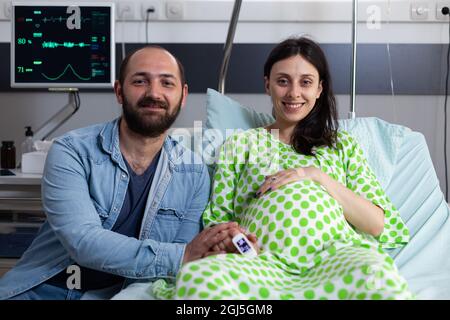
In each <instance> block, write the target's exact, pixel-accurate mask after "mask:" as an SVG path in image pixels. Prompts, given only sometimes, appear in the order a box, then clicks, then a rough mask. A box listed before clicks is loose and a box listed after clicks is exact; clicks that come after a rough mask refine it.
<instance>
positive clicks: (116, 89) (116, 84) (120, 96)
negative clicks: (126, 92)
mask: <svg viewBox="0 0 450 320" xmlns="http://www.w3.org/2000/svg"><path fill="white" fill-rule="evenodd" d="M114 93H115V94H116V99H117V102H118V103H119V104H123V93H122V86H121V85H120V82H119V80H116V81H115V82H114Z"/></svg>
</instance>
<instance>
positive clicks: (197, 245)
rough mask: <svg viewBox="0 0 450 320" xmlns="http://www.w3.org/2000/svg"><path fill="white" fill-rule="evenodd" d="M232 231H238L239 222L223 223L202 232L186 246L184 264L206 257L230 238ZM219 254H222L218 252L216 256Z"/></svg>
mask: <svg viewBox="0 0 450 320" xmlns="http://www.w3.org/2000/svg"><path fill="white" fill-rule="evenodd" d="M230 229H236V230H238V224H237V222H227V223H221V224H218V225H215V226H213V227H209V228H206V229H205V230H203V231H202V232H200V233H199V234H198V235H197V236H196V237H195V238H194V239H192V241H191V242H189V243H188V245H187V246H186V250H185V252H184V258H183V264H185V263H187V262H190V261H194V260H197V259H200V258H203V257H205V256H206V253H208V252H210V251H213V248H214V246H216V245H218V244H219V243H221V242H222V241H223V240H225V239H226V238H227V237H228V234H229V230H230ZM217 253H221V252H216V254H217ZM223 253H225V252H223Z"/></svg>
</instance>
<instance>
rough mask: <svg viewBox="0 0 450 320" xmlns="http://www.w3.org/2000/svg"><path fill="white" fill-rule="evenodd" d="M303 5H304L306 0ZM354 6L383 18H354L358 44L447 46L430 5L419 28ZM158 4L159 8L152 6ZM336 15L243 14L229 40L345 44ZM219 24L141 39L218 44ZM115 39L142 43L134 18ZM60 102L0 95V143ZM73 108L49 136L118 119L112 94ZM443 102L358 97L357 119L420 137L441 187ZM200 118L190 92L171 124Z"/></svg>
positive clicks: (394, 13)
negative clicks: (305, 37) (306, 39)
mask: <svg viewBox="0 0 450 320" xmlns="http://www.w3.org/2000/svg"><path fill="white" fill-rule="evenodd" d="M4 2H5V1H1V0H0V42H9V41H10V32H11V29H10V23H9V21H6V20H1V18H2V17H4V12H2V11H1V10H3V9H2V8H3V5H4ZM116 2H118V1H116ZM130 2H131V3H134V4H135V6H136V8H140V5H141V1H137V0H135V1H128V3H130ZM157 2H158V1H157ZM184 2H185V5H186V6H187V7H188V8H189V5H190V3H189V2H192V1H184ZM210 2H211V3H212V5H213V3H214V2H220V1H210ZM222 2H224V1H222ZM225 2H226V1H225ZM228 2H229V1H228ZM244 2H245V0H244ZM262 2H264V1H262ZM266 2H269V1H266ZM272 2H274V1H272ZM291 2H293V1H291ZM309 2H310V3H311V1H309ZM335 2H338V1H335ZM343 2H344V3H346V4H345V5H347V7H346V8H348V5H349V3H350V2H349V1H343ZM360 2H362V3H364V5H366V7H367V5H370V4H371V3H375V4H376V5H379V7H380V8H382V19H384V20H383V21H382V23H381V24H380V25H379V28H377V29H369V27H368V24H367V23H366V20H367V19H368V18H369V15H368V14H365V13H364V12H362V13H361V12H360V21H361V22H360V24H359V26H358V42H359V43H386V42H390V43H447V41H448V25H447V24H446V23H439V22H437V21H436V19H435V16H434V11H433V10H434V9H435V8H434V6H435V4H436V1H428V3H430V10H431V11H430V16H429V19H428V20H427V21H426V22H417V21H408V20H407V18H405V17H407V16H408V15H409V11H408V12H407V14H408V15H406V13H405V12H404V11H405V10H407V9H408V8H409V5H410V4H411V3H412V2H413V1H390V3H392V4H393V8H394V9H395V10H393V9H392V8H391V16H390V17H389V19H390V22H389V23H386V18H387V15H386V13H385V12H386V4H387V3H388V2H387V1H377V2H375V1H360ZM159 3H165V2H164V1H159ZM218 5H219V4H218ZM222 5H223V3H222ZM230 8H231V6H230ZM136 10H137V9H136ZM408 10H409V9H408ZM347 11H348V10H347ZM136 14H137V12H136ZM336 14H337V13H336ZM339 14H340V15H341V16H342V17H343V18H342V19H343V21H341V22H333V21H327V20H331V18H329V16H327V17H325V18H323V19H322V20H321V21H319V22H306V23H305V22H294V21H284V22H283V21H278V22H264V21H250V20H251V16H250V18H249V16H247V20H248V21H247V22H241V23H240V24H239V25H238V28H237V33H236V41H235V42H237V43H252V42H256V43H273V42H277V41H279V40H281V39H283V38H286V37H288V36H290V35H292V34H299V33H307V34H309V35H312V36H313V37H314V38H315V39H316V40H317V41H319V42H322V43H349V42H350V39H351V27H350V22H347V21H346V19H347V17H346V16H345V15H343V14H342V12H341V13H339ZM332 16H333V15H332V14H331V17H332ZM338 16H339V15H338ZM219 20H220V19H218V21H202V22H195V21H182V20H181V21H168V20H167V19H165V18H164V19H163V18H162V19H161V20H159V21H153V22H151V23H149V41H150V42H156V43H158V42H165V43H170V42H183V43H223V42H224V40H225V38H226V32H227V28H228V24H227V22H226V21H219ZM347 20H348V19H347ZM369 25H370V24H369ZM116 39H117V41H118V42H120V41H123V40H124V39H126V41H127V42H144V41H145V23H144V22H142V21H137V20H135V21H125V22H119V23H117V24H116ZM436 59H441V60H442V59H443V57H436ZM443 72H444V70H443ZM418 76H420V75H418ZM436 76H441V75H436ZM231 96H232V97H233V98H235V99H237V100H239V101H240V102H241V103H242V104H244V105H248V106H252V107H254V108H256V109H258V110H261V111H270V103H269V100H268V98H267V97H266V96H264V95H253V94H252V95H250V94H248V95H231ZM337 98H338V107H339V113H340V115H341V117H344V118H345V117H346V116H347V112H348V105H349V100H350V99H349V96H348V95H340V96H338V97H337ZM66 100H67V98H66V95H64V94H61V93H46V92H41V93H11V92H0V139H1V140H7V139H11V140H15V142H16V146H17V147H18V148H19V146H20V143H21V142H22V140H23V134H24V129H23V127H24V126H26V125H31V126H33V128H37V127H39V126H40V125H41V124H42V123H43V122H45V120H47V119H48V118H49V117H50V116H51V115H52V114H53V113H54V112H56V111H57V110H58V109H59V108H60V107H61V106H63V105H64V104H65V103H66ZM81 102H82V105H81V109H80V111H79V112H78V113H77V114H76V115H75V116H74V117H73V118H72V119H70V120H69V121H68V122H67V123H66V124H65V125H63V126H62V127H61V128H60V129H59V130H58V131H57V132H56V133H55V135H60V134H62V133H64V132H66V131H68V130H71V129H74V128H78V127H82V126H86V125H89V124H93V123H97V122H102V121H106V120H109V119H112V118H114V117H116V116H118V115H120V112H121V111H120V106H119V105H117V103H116V101H115V98H114V96H113V94H112V93H111V94H110V93H83V94H82V95H81ZM443 104H444V98H443V97H442V96H418V95H417V96H410V95H408V96H395V97H391V96H379V95H377V96H368V95H360V96H358V97H357V115H358V116H375V117H379V118H381V119H384V120H387V121H391V122H394V123H398V124H402V125H406V126H408V127H410V128H411V129H413V130H416V131H419V132H422V133H423V134H424V135H425V137H426V140H427V143H428V146H429V150H430V153H431V156H432V159H433V162H434V165H435V168H436V171H437V174H438V177H439V179H440V181H441V186H444V160H443V159H444V158H443V131H444V130H443V122H444V120H443V115H444V114H443ZM204 119H205V95H204V94H192V95H190V96H189V98H188V103H187V106H186V109H185V110H184V111H183V112H182V113H181V114H180V117H179V119H178V120H177V122H176V124H175V125H176V126H177V127H191V126H193V121H194V120H204Z"/></svg>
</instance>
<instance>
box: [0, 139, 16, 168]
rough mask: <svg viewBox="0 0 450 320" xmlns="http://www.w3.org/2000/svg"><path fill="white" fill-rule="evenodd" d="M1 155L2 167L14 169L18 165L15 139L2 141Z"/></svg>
mask: <svg viewBox="0 0 450 320" xmlns="http://www.w3.org/2000/svg"><path fill="white" fill-rule="evenodd" d="M0 156H1V160H0V162H1V167H2V169H14V168H15V167H16V147H15V146H14V141H2V147H1V152H0Z"/></svg>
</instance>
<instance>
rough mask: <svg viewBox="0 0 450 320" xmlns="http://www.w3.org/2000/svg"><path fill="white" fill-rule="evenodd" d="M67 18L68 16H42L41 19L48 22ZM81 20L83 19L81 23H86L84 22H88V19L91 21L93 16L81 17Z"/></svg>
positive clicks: (61, 20)
mask: <svg viewBox="0 0 450 320" xmlns="http://www.w3.org/2000/svg"><path fill="white" fill-rule="evenodd" d="M66 20H67V18H65V17H61V16H59V17H48V18H47V17H45V18H42V19H41V21H42V22H44V23H47V22H53V23H54V22H66ZM80 20H81V23H84V22H87V21H90V20H91V18H84V17H80Z"/></svg>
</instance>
